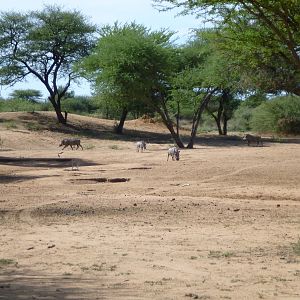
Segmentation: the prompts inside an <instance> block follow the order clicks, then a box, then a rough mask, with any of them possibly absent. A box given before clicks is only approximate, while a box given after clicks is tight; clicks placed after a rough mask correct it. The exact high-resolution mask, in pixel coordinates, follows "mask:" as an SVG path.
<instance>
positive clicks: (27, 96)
mask: <svg viewBox="0 0 300 300" xmlns="http://www.w3.org/2000/svg"><path fill="white" fill-rule="evenodd" d="M9 96H10V97H11V98H14V99H23V100H27V101H30V102H37V101H38V100H39V99H40V98H41V97H42V93H41V92H40V91H38V90H32V89H27V90H14V91H13V92H12V93H10V95H9Z"/></svg>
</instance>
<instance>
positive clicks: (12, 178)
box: [0, 175, 59, 184]
mask: <svg viewBox="0 0 300 300" xmlns="http://www.w3.org/2000/svg"><path fill="white" fill-rule="evenodd" d="M57 176H59V175H38V176H33V175H1V176H0V184H4V183H11V182H21V181H26V180H33V179H38V178H47V177H57Z"/></svg>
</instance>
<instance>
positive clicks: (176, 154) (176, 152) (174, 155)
mask: <svg viewBox="0 0 300 300" xmlns="http://www.w3.org/2000/svg"><path fill="white" fill-rule="evenodd" d="M179 153H180V150H179V149H178V148H176V147H172V148H170V149H169V150H168V158H167V160H169V156H171V157H172V160H179Z"/></svg>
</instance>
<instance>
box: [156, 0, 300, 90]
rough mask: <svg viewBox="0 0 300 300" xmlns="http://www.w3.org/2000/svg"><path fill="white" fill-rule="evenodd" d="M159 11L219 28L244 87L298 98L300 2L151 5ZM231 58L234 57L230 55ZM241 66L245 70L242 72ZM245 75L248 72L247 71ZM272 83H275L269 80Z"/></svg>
mask: <svg viewBox="0 0 300 300" xmlns="http://www.w3.org/2000/svg"><path fill="white" fill-rule="evenodd" d="M153 2H154V3H157V4H158V6H159V8H160V9H162V10H166V9H172V8H174V7H181V8H182V9H183V11H182V13H184V14H188V13H191V14H195V15H196V16H198V17H201V16H205V18H206V20H209V21H212V22H214V23H215V25H216V26H217V27H218V28H219V29H221V30H220V36H221V37H223V38H224V39H223V42H224V43H225V44H227V50H228V51H229V52H231V53H230V55H229V57H230V58H231V59H232V60H236V62H237V63H238V64H239V67H240V71H241V72H243V73H244V74H245V75H246V76H245V78H244V80H245V81H246V82H247V81H248V82H247V83H248V84H250V85H251V84H254V85H258V86H259V87H260V88H262V89H265V90H268V91H271V92H277V91H282V90H285V91H288V92H291V93H295V94H297V95H300V86H299V75H300V56H299V44H300V33H299V27H300V2H299V1H294V0H277V1H272V0H227V1H223V0H153ZM232 54H234V55H232ZM243 67H244V68H243ZM247 71H248V72H247ZM272 79H273V80H272Z"/></svg>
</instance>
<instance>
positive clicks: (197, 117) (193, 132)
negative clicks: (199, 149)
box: [187, 89, 217, 149]
mask: <svg viewBox="0 0 300 300" xmlns="http://www.w3.org/2000/svg"><path fill="white" fill-rule="evenodd" d="M216 90H217V89H213V90H212V91H210V92H208V93H207V94H206V95H205V97H204V100H203V101H202V102H201V103H200V104H199V107H198V109H197V111H196V112H195V115H194V117H193V126H192V130H191V138H190V141H189V143H188V145H187V148H188V149H193V148H194V142H195V137H196V135H197V130H198V126H199V122H200V119H201V116H202V113H203V111H204V110H205V108H206V106H207V104H208V103H209V101H210V99H211V96H212V94H213V93H214V92H215V91H216Z"/></svg>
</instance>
